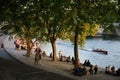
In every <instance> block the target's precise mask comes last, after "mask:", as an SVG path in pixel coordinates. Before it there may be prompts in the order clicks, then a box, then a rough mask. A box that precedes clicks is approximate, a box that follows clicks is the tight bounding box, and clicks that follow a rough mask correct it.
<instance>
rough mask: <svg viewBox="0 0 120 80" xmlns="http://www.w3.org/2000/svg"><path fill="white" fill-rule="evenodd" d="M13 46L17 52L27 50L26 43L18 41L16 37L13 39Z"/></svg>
mask: <svg viewBox="0 0 120 80" xmlns="http://www.w3.org/2000/svg"><path fill="white" fill-rule="evenodd" d="M14 44H15V49H18V50H21V49H22V50H26V49H27V44H26V41H25V40H22V39H20V38H19V37H17V36H15V37H14Z"/></svg>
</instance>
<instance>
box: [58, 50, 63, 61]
mask: <svg viewBox="0 0 120 80" xmlns="http://www.w3.org/2000/svg"><path fill="white" fill-rule="evenodd" d="M58 56H59V60H60V61H62V59H61V58H62V50H60V51H59V53H58Z"/></svg>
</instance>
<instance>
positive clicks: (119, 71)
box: [116, 68, 120, 76]
mask: <svg viewBox="0 0 120 80" xmlns="http://www.w3.org/2000/svg"><path fill="white" fill-rule="evenodd" d="M116 75H117V76H120V68H119V69H118V70H117V71H116Z"/></svg>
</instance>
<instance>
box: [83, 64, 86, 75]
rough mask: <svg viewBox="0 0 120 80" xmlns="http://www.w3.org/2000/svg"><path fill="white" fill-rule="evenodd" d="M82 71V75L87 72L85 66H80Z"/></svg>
mask: <svg viewBox="0 0 120 80" xmlns="http://www.w3.org/2000/svg"><path fill="white" fill-rule="evenodd" d="M82 71H83V74H84V75H86V74H87V69H86V67H85V66H84V67H83V68H82Z"/></svg>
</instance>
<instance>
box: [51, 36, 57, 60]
mask: <svg viewBox="0 0 120 80" xmlns="http://www.w3.org/2000/svg"><path fill="white" fill-rule="evenodd" d="M50 41H51V45H52V50H53V61H56V39H53V38H51V39H50Z"/></svg>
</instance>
